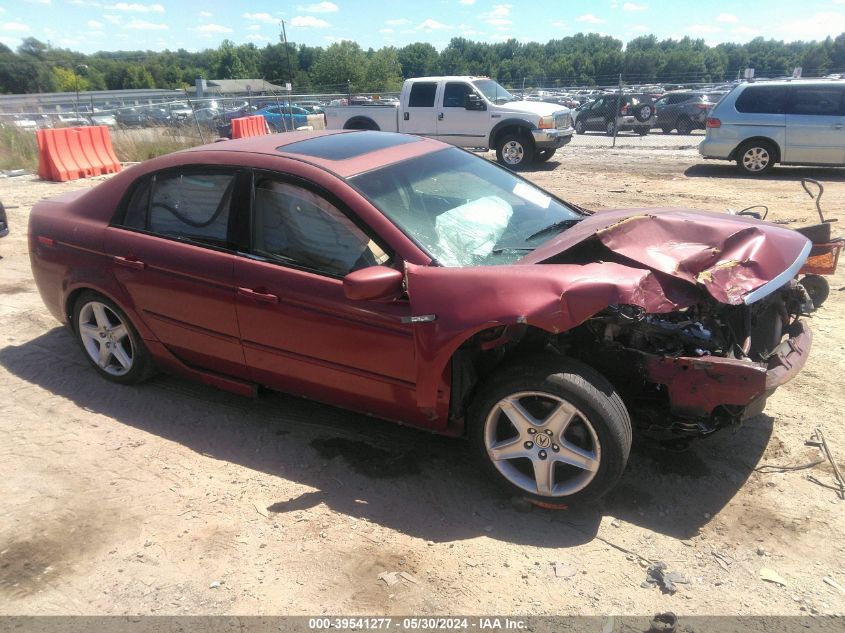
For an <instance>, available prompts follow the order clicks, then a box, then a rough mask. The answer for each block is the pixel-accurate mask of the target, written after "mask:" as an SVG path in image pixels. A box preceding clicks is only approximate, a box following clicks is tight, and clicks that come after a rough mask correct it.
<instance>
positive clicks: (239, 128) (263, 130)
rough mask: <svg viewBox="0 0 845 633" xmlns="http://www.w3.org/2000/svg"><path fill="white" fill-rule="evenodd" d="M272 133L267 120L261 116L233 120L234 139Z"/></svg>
mask: <svg viewBox="0 0 845 633" xmlns="http://www.w3.org/2000/svg"><path fill="white" fill-rule="evenodd" d="M269 133H270V128H269V127H268V126H267V119H265V118H264V117H263V116H261V115H260V114H257V115H255V116H242V117H238V118H237V119H232V138H233V139H235V138H246V137H247V136H264V135H265V134H269Z"/></svg>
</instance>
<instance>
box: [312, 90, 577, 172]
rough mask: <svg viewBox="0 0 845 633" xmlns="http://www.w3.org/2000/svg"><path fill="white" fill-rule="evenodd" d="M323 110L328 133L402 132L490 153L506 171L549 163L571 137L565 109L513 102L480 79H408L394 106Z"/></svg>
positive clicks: (567, 112)
mask: <svg viewBox="0 0 845 633" xmlns="http://www.w3.org/2000/svg"><path fill="white" fill-rule="evenodd" d="M325 112H326V127H327V128H328V129H330V130H381V131H384V132H403V133H406V134H418V135H420V136H430V137H433V138H436V139H439V140H441V141H445V142H447V143H451V144H452V145H457V146H458V147H476V148H490V149H495V150H496V158H497V159H498V161H499V162H500V163H501V164H503V165H505V166H506V167H510V168H511V169H519V168H521V167H524V166H526V165H529V164H531V163H532V162H534V161H536V162H543V161H547V160H549V159H550V158H551V157H552V156H553V155H554V153H555V151H556V150H557V148H558V147H561V146H563V145H566V144H567V143H568V142H569V141H570V140H572V133H573V128H572V115H571V113H570V111H569V108H563V107H561V106H558V105H555V104H552V103H542V102H537V101H519V100H518V99H517V98H516V97H515V96H513V95H512V94H511V93H509V92H508V91H507V90H505V89H504V88H502V86H500V85H499V84H498V83H496V82H495V81H493V80H492V79H488V78H486V77H419V78H416V79H408V80H406V81H405V83H404V85H403V86H402V94H401V96H400V98H399V103H398V104H392V105H361V106H344V105H340V106H329V107H327V108H326V109H325Z"/></svg>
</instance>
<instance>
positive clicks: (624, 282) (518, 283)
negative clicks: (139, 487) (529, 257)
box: [406, 262, 694, 408]
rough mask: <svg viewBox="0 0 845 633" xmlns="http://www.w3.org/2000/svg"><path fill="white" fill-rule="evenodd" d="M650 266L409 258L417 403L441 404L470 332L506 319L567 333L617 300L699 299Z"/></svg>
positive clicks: (674, 305)
mask: <svg viewBox="0 0 845 633" xmlns="http://www.w3.org/2000/svg"><path fill="white" fill-rule="evenodd" d="M664 283H672V280H667V278H666V277H663V276H658V275H655V274H654V273H653V272H651V271H649V270H644V269H639V268H630V267H628V266H624V265H622V264H616V263H609V262H606V263H591V264H587V265H583V266H581V265H575V264H538V265H530V266H529V265H525V266H523V265H510V266H480V267H474V268H445V267H440V266H417V265H414V264H407V265H406V285H407V289H408V296H409V298H410V301H411V310H412V313H413V315H414V316H413V317H412V318H414V319H415V325H414V345H415V359H416V360H415V362H416V368H415V370H416V384H417V405H418V406H419V407H420V408H427V407H433V406H434V405H435V403H436V399H437V387H438V384H439V381H440V377H441V376H442V375H443V372H444V370H445V369H446V366H447V364H448V363H449V360H450V359H451V357H452V355H453V354H454V353H455V351H456V350H457V349H458V347H460V346H461V344H463V342H464V341H466V340H467V339H468V338H469V337H471V336H472V335H473V334H476V333H478V332H480V331H482V330H485V329H487V328H490V327H495V326H498V325H516V324H528V325H532V326H535V327H538V328H540V329H543V330H545V331H547V332H550V333H552V334H559V333H561V332H565V331H567V330H570V329H572V328H574V327H576V326H577V325H579V324H581V323H583V322H584V321H586V320H587V319H588V318H590V317H591V316H593V315H594V314H596V313H598V312H600V311H601V310H603V309H604V308H606V307H607V306H609V305H613V304H631V305H636V306H640V307H642V308H643V309H645V310H647V311H648V312H651V313H661V312H671V311H673V310H677V309H679V308H682V307H685V306H688V305H691V304H692V303H693V301H694V296H693V295H692V294H690V295H689V296H685V295H684V294H683V293H682V292H679V291H678V289H677V287H676V285H673V288H672V291H671V292H669V289H668V288H664V286H663V284H664ZM667 294H668V295H669V296H671V297H672V299H669V298H668V296H667Z"/></svg>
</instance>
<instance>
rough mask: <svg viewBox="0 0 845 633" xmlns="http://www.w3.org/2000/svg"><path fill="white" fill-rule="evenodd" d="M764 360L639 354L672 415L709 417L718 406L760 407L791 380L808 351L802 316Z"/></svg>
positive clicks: (807, 331)
mask: <svg viewBox="0 0 845 633" xmlns="http://www.w3.org/2000/svg"><path fill="white" fill-rule="evenodd" d="M787 332H788V334H789V338H787V339H785V340H784V341H783V342H782V343H781V344H780V345H779V346H778V347H777V349H775V351H774V352H773V353H772V355H771V356H770V357H769V360H768V363H766V364H763V363H752V362H749V361H742V360H736V359H733V358H721V357H715V356H703V357H685V356H681V357H666V356H654V355H650V354H648V355H644V357H643V360H642V369H643V372H644V374H645V378H646V380H648V381H649V382H653V383H657V384H659V385H664V386H665V387H666V389H667V390H668V393H669V407H670V411H671V413H672V414H674V415H676V416H680V417H684V418H704V417H709V416H710V415H711V414H712V413H713V410H714V409H715V408H716V407H719V406H725V405H730V406H735V407H743V408H748V410H747V411H746V414H747V415H744V416H743V417H748V414H752V412H753V413H757V412H759V411H762V409H763V406H764V405H765V401H766V398H768V396H769V395H771V393H772V392H774V390H775V389H777V388H778V387H779V386H780V385H783V384H785V383H787V382H789V381H790V380H792V379H793V378H794V377H795V376H796V375H797V374H798V372H799V371H801V369H802V368H803V367H804V364H805V363H806V362H807V358H808V357H809V355H810V347H811V346H812V338H813V337H812V334H811V332H810V329H809V327H808V326H807V325H806V323H805V322H804V321H801V320H798V321H795V323H793V324H792V325H791V326H789V328H788V330H787Z"/></svg>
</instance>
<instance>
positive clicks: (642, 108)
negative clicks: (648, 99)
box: [634, 103, 654, 123]
mask: <svg viewBox="0 0 845 633" xmlns="http://www.w3.org/2000/svg"><path fill="white" fill-rule="evenodd" d="M652 114H654V108H653V107H651V106H650V105H649V104H647V103H644V104H642V105H639V106H637V107H636V108H634V118H635V119H636V120H637V121H639V122H640V123H645V122H646V121H648V120H649V119H650V118H651V115H652Z"/></svg>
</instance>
